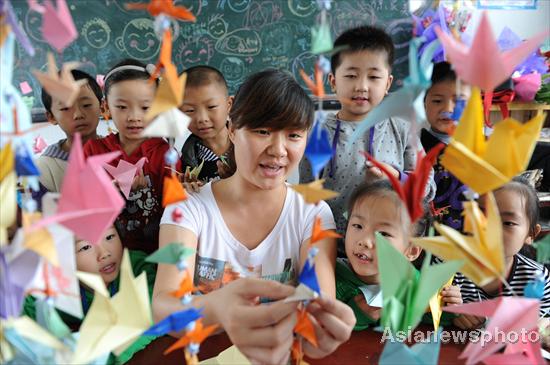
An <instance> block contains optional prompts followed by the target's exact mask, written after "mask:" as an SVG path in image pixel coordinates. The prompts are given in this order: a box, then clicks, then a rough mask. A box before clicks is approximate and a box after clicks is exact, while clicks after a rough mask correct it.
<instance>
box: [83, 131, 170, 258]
mask: <svg viewBox="0 0 550 365" xmlns="http://www.w3.org/2000/svg"><path fill="white" fill-rule="evenodd" d="M169 149H170V145H169V144H168V142H166V141H165V140H164V139H162V138H150V139H146V140H145V141H143V143H141V145H140V146H139V147H138V148H137V149H136V150H135V151H134V152H132V154H131V155H127V154H126V152H124V150H123V148H122V146H121V144H120V140H119V137H118V134H110V135H108V136H107V137H104V138H100V139H94V140H90V141H88V142H87V143H86V144H85V145H84V155H85V156H86V157H88V156H92V155H99V154H103V153H108V152H115V151H119V152H120V153H121V154H120V156H119V157H117V158H115V159H114V160H112V161H111V162H110V164H111V165H113V166H117V165H118V162H119V161H120V160H121V159H122V160H124V161H127V162H130V163H133V164H135V163H137V162H138V161H139V159H141V158H142V157H146V158H147V161H146V162H145V164H144V165H143V175H144V177H145V179H146V180H147V182H148V186H147V187H145V188H142V189H138V190H133V191H131V192H130V197H129V198H128V199H126V207H125V208H124V209H123V210H122V212H121V213H120V215H119V216H118V218H117V222H116V224H117V225H118V227H117V228H118V231H119V233H120V234H121V240H122V244H123V246H124V247H127V248H129V249H131V250H141V251H145V252H147V253H152V252H153V251H155V250H157V249H158V236H159V224H160V218H161V217H162V213H163V208H162V190H163V184H164V177H165V176H169V175H170V174H171V171H170V169H167V168H165V166H168V165H167V164H166V162H165V161H164V155H165V154H166V152H167V151H168V150H169ZM180 166H181V165H180V162H179V161H178V164H177V165H176V169H177V170H178V171H179V170H181V167H180Z"/></svg>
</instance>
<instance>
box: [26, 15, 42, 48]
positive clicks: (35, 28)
mask: <svg viewBox="0 0 550 365" xmlns="http://www.w3.org/2000/svg"><path fill="white" fill-rule="evenodd" d="M25 31H26V32H27V34H28V35H29V36H30V37H31V38H32V39H33V40H35V41H38V42H45V41H44V37H42V14H39V13H37V12H36V11H33V10H30V9H29V11H27V14H25Z"/></svg>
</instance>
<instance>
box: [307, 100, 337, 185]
mask: <svg viewBox="0 0 550 365" xmlns="http://www.w3.org/2000/svg"><path fill="white" fill-rule="evenodd" d="M325 118H326V116H325V115H324V113H322V112H320V111H317V112H315V124H314V125H313V129H312V130H311V133H310V136H309V139H308V141H307V145H306V150H305V152H304V155H305V156H306V157H307V159H308V160H309V162H310V164H311V171H312V173H313V176H314V178H317V177H319V174H320V172H321V171H322V170H323V167H325V165H326V164H327V163H328V162H329V161H330V159H331V158H332V155H333V152H334V151H333V150H332V146H331V145H330V142H329V137H328V131H327V130H326V129H325V128H323V121H324V119H325Z"/></svg>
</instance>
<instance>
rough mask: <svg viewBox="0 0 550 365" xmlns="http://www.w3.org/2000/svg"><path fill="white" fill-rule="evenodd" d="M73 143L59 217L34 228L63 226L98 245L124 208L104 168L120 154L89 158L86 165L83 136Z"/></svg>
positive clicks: (78, 135)
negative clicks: (54, 223)
mask: <svg viewBox="0 0 550 365" xmlns="http://www.w3.org/2000/svg"><path fill="white" fill-rule="evenodd" d="M74 139H75V140H74V143H73V146H72V148H71V154H70V157H69V164H68V166H67V169H66V170H65V178H64V179H63V188H62V190H61V198H60V200H59V204H58V209H57V213H56V214H55V215H53V216H50V217H46V218H44V219H43V220H41V221H40V222H39V223H37V224H36V225H34V226H33V228H41V227H43V226H45V225H47V224H49V223H52V222H60V223H61V224H62V225H64V226H65V227H67V228H69V229H70V230H72V231H73V232H74V233H75V234H76V235H77V236H78V237H79V238H81V239H84V240H87V241H89V242H91V243H97V242H99V241H100V240H101V239H102V237H103V233H105V231H106V230H107V228H109V227H110V226H111V225H112V224H113V222H114V221H115V219H116V217H117V216H118V214H119V213H120V211H121V210H122V208H123V207H124V204H125V203H124V199H122V197H121V196H120V194H119V192H118V190H117V189H116V188H115V186H114V185H113V183H112V181H111V178H110V177H109V176H108V175H107V172H106V171H105V170H104V169H103V167H102V166H103V165H104V164H105V163H107V162H109V161H111V160H112V159H113V158H115V157H116V156H118V155H119V154H120V152H111V153H106V154H103V155H97V156H90V157H88V159H87V160H86V161H85V160H84V154H83V152H82V143H81V142H80V134H79V133H77V134H75V138H74Z"/></svg>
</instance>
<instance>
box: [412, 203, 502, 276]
mask: <svg viewBox="0 0 550 365" xmlns="http://www.w3.org/2000/svg"><path fill="white" fill-rule="evenodd" d="M486 210H487V215H486V216H484V215H483V213H482V212H481V210H480V209H479V207H478V205H477V203H476V202H464V216H465V231H466V232H468V233H471V235H463V234H461V233H460V232H458V231H456V230H454V229H452V228H450V227H447V226H445V225H442V224H439V223H437V222H435V223H434V226H435V229H436V230H437V231H438V232H439V234H440V235H441V236H434V237H423V238H414V239H413V240H412V242H413V244H414V245H417V246H420V247H422V248H424V249H426V250H428V251H430V252H432V253H433V254H434V255H436V256H438V257H440V258H442V259H443V260H457V259H458V260H464V267H463V268H462V270H461V272H462V273H463V274H464V275H466V276H467V277H468V278H470V279H471V280H472V281H473V282H475V283H476V284H477V285H478V286H484V285H486V284H488V283H490V282H491V281H493V280H495V279H496V278H503V276H504V272H505V265H504V250H503V248H502V223H501V221H500V215H499V213H498V208H497V205H496V202H495V198H494V197H493V194H492V193H489V194H487V207H486Z"/></svg>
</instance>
